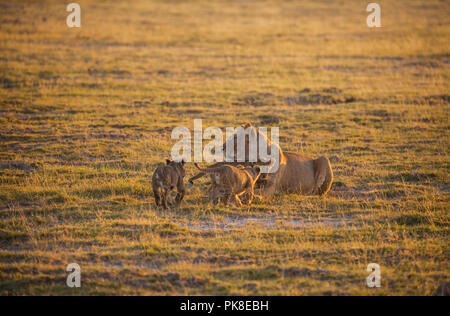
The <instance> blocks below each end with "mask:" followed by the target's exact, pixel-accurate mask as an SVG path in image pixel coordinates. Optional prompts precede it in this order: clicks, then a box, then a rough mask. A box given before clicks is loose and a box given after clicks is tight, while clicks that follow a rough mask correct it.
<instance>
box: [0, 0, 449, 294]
mask: <svg viewBox="0 0 450 316" xmlns="http://www.w3.org/2000/svg"><path fill="white" fill-rule="evenodd" d="M79 3H80V5H81V8H82V27H81V29H69V28H67V26H66V25H65V19H66V16H67V13H66V12H65V5H66V4H65V3H62V2H61V1H56V0H55V1H0V51H1V56H0V102H1V103H0V140H1V142H0V294H1V295H30V294H45V295H55V294H63V295H80V294H113V295H114V294H116V295H117V294H126V295H136V294H152V295H167V294H168V295H174V294H194V295H211V294H219V295H222V294H223V295H230V294H243V295H250V294H256V295H307V294H319V295H325V294H331V295H349V294H350V295H366V294H367V295H412V294H416V295H417V294H418V295H431V294H434V292H435V291H436V288H437V287H438V286H439V285H440V284H442V283H445V282H448V278H449V246H448V245H449V213H448V210H449V188H450V181H449V168H450V166H449V159H448V156H449V133H448V130H449V127H450V125H449V119H448V118H449V94H448V91H449V74H450V73H449V62H450V57H449V54H450V41H449V34H450V15H449V14H448V12H450V5H449V2H448V1H438V0H429V1H425V0H423V1H418V0H415V1H406V0H397V1H382V0H380V1H378V3H380V5H381V7H382V24H383V27H382V28H380V29H369V28H368V27H367V26H366V24H365V23H366V16H367V13H366V12H365V6H366V5H367V3H366V2H364V1H356V0H354V1H319V0H316V1H272V0H267V1H250V0H248V1H215V0H213V1H211V0H208V1H206V0H205V1H186V2H184V1H175V0H172V1H167V0H165V1H144V0H137V1H130V2H128V1H94V0H80V1H79ZM195 118H202V119H203V120H204V125H205V126H219V127H226V126H239V125H240V124H241V123H243V122H253V123H255V124H257V125H265V126H267V125H275V126H280V127H281V136H282V137H281V145H282V147H283V148H284V149H285V150H291V151H297V152H301V153H304V154H306V155H309V156H313V157H317V156H319V155H327V156H329V157H332V164H333V167H334V170H335V174H336V181H335V184H334V185H333V188H332V191H331V193H330V194H329V195H328V196H327V197H325V198H318V197H305V196H298V195H281V196H278V197H277V198H276V199H275V201H273V202H271V203H266V202H257V203H256V204H255V205H253V206H252V207H251V208H249V209H242V210H235V209H226V208H218V209H212V208H211V206H210V205H209V203H208V201H207V200H206V199H205V198H204V194H203V193H202V192H203V190H204V189H205V187H206V184H205V183H203V184H201V185H197V186H195V187H194V188H193V189H191V190H190V191H189V193H188V196H187V198H186V201H185V202H184V204H183V205H182V207H181V209H177V210H175V209H174V210H170V211H162V210H157V209H155V206H154V202H153V198H152V196H151V174H152V171H153V170H154V167H155V165H156V164H157V163H159V162H162V161H163V160H164V158H166V157H167V156H168V152H169V150H170V148H171V147H172V145H173V141H171V140H170V133H171V130H172V129H173V128H174V127H177V126H189V127H191V128H192V124H193V119H195ZM194 172H195V168H194V167H193V166H189V167H188V173H189V175H192V174H193V173H194ZM72 262H76V263H78V264H79V265H80V266H81V268H82V287H81V288H80V289H70V288H68V287H67V286H66V277H67V273H66V272H65V268H66V266H67V265H68V264H69V263H72ZM372 262H375V263H378V264H380V266H381V270H382V287H381V288H380V289H368V288H367V287H366V284H365V279H366V277H367V275H368V273H367V272H366V267H367V265H368V264H369V263H372Z"/></svg>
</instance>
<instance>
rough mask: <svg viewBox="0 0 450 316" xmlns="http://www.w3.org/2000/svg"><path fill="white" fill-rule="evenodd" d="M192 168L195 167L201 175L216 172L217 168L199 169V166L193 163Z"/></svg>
mask: <svg viewBox="0 0 450 316" xmlns="http://www.w3.org/2000/svg"><path fill="white" fill-rule="evenodd" d="M194 166H196V167H197V169H198V170H200V171H201V172H203V173H213V172H216V171H217V170H216V169H217V168H205V169H203V168H200V166H199V165H198V164H197V163H196V162H194Z"/></svg>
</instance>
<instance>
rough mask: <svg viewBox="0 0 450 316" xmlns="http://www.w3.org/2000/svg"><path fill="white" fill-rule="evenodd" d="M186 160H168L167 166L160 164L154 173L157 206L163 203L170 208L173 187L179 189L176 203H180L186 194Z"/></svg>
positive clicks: (153, 183)
mask: <svg viewBox="0 0 450 316" xmlns="http://www.w3.org/2000/svg"><path fill="white" fill-rule="evenodd" d="M184 165H185V162H184V161H181V162H174V161H173V160H169V159H167V160H166V165H165V166H159V167H158V168H157V169H156V171H155V173H154V174H153V179H152V186H153V193H154V195H155V202H156V205H157V206H160V205H162V206H163V207H164V208H165V209H168V208H169V204H168V199H169V195H170V193H171V192H172V191H173V189H175V188H176V189H177V191H178V193H177V197H176V199H175V202H176V205H177V206H178V205H180V203H181V201H182V200H183V198H184V195H185V194H186V190H185V188H184V183H183V179H184V177H185V176H186V170H185V169H184Z"/></svg>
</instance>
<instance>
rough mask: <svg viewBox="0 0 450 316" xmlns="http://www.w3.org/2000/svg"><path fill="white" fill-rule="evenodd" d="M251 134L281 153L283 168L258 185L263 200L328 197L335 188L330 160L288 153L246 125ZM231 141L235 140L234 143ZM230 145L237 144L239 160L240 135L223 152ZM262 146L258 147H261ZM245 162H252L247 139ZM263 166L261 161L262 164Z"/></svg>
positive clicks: (234, 137) (256, 191) (224, 150)
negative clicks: (281, 196) (280, 195)
mask: <svg viewBox="0 0 450 316" xmlns="http://www.w3.org/2000/svg"><path fill="white" fill-rule="evenodd" d="M242 127H243V128H245V129H246V131H248V134H253V135H257V136H258V139H259V136H261V137H262V139H263V140H264V141H265V143H266V144H265V145H264V146H267V148H268V152H269V150H276V151H278V153H279V167H278V170H276V172H273V173H268V174H264V175H263V176H261V177H260V178H259V181H258V183H257V185H256V190H255V193H256V195H257V196H258V197H260V198H271V197H273V196H274V195H275V194H277V193H295V192H297V193H301V194H317V195H325V194H327V193H328V191H329V190H330V188H331V185H332V183H333V170H332V169H331V164H330V161H329V160H328V158H327V157H320V158H317V159H312V158H309V157H305V156H303V155H301V154H298V153H293V152H284V151H283V150H282V149H281V148H280V146H278V145H276V144H272V143H271V141H270V140H269V139H267V137H266V136H265V135H264V134H261V132H260V131H259V129H258V128H256V127H254V126H252V125H251V124H246V125H243V126H242ZM231 138H233V141H232V142H230V140H231ZM229 143H232V144H234V147H235V151H234V152H235V157H234V159H235V160H236V161H237V155H236V152H237V150H236V149H237V148H236V144H237V143H238V142H237V134H235V135H234V136H232V137H230V139H228V140H227V141H226V142H225V143H224V144H223V152H226V148H227V145H228V144H229ZM260 145H261V144H258V146H260ZM245 146H246V148H245V162H240V163H241V164H245V165H249V164H250V165H251V163H249V156H248V149H249V147H250V146H249V138H248V137H246V138H245ZM258 163H259V164H261V162H258ZM222 164H224V163H218V164H216V165H215V166H220V165H222ZM204 175H205V174H204V173H200V174H198V175H196V176H195V177H193V178H191V179H190V180H189V181H190V183H193V181H194V180H197V179H199V178H201V177H203V176H204Z"/></svg>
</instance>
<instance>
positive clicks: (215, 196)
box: [208, 185, 222, 206]
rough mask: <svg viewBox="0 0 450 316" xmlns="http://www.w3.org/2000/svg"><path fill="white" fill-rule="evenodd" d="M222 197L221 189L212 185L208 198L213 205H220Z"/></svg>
mask: <svg viewBox="0 0 450 316" xmlns="http://www.w3.org/2000/svg"><path fill="white" fill-rule="evenodd" d="M221 196H222V192H221V190H220V188H219V187H218V186H216V185H212V186H211V188H210V189H209V192H208V198H209V201H210V202H211V204H212V205H214V206H216V205H217V204H219V199H220V197H221Z"/></svg>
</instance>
